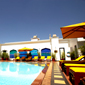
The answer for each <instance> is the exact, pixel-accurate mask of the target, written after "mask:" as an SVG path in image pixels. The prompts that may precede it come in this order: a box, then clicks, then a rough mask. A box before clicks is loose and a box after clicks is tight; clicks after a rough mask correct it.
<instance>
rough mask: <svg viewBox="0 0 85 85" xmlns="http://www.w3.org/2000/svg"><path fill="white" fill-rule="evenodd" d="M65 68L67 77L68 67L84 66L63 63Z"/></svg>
mask: <svg viewBox="0 0 85 85" xmlns="http://www.w3.org/2000/svg"><path fill="white" fill-rule="evenodd" d="M64 65H65V68H66V75H67V76H68V75H69V68H70V67H85V64H69V63H65V64H64Z"/></svg>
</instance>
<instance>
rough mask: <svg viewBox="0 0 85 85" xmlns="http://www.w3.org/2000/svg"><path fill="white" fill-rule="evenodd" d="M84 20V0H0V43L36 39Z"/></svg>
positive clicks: (46, 37)
mask: <svg viewBox="0 0 85 85" xmlns="http://www.w3.org/2000/svg"><path fill="white" fill-rule="evenodd" d="M81 22H85V0H0V44H3V43H8V42H21V41H30V40H31V38H33V36H34V35H37V37H38V38H40V40H44V39H49V35H50V34H51V37H52V35H53V34H56V35H57V36H58V37H59V38H62V33H61V30H60V27H63V26H67V25H71V24H76V23H81Z"/></svg>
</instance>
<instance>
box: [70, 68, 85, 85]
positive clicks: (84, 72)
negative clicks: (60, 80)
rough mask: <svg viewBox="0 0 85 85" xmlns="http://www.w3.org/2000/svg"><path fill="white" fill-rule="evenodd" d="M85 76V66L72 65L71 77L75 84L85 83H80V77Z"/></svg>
mask: <svg viewBox="0 0 85 85" xmlns="http://www.w3.org/2000/svg"><path fill="white" fill-rule="evenodd" d="M83 77H85V68H84V67H70V68H69V79H70V81H71V82H72V84H73V85H85V82H84V84H79V83H80V79H82V78H83Z"/></svg>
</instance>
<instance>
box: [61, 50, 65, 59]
mask: <svg viewBox="0 0 85 85" xmlns="http://www.w3.org/2000/svg"><path fill="white" fill-rule="evenodd" d="M61 60H65V52H62V54H61Z"/></svg>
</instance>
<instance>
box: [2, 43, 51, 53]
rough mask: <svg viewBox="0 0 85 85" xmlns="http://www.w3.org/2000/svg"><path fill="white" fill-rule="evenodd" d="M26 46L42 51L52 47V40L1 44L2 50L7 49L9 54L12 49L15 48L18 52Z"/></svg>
mask: <svg viewBox="0 0 85 85" xmlns="http://www.w3.org/2000/svg"><path fill="white" fill-rule="evenodd" d="M24 47H27V48H35V49H38V50H39V51H41V49H43V48H49V49H51V45H50V42H47V43H34V44H20V45H4V46H1V51H3V50H7V52H8V54H10V50H12V49H15V50H17V52H18V50H19V49H21V48H24Z"/></svg>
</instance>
